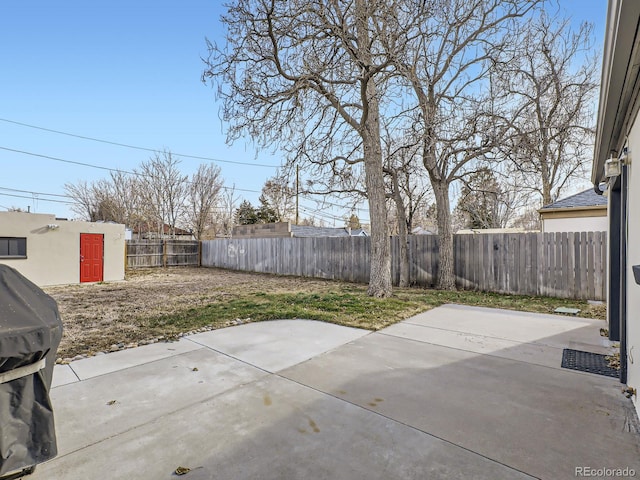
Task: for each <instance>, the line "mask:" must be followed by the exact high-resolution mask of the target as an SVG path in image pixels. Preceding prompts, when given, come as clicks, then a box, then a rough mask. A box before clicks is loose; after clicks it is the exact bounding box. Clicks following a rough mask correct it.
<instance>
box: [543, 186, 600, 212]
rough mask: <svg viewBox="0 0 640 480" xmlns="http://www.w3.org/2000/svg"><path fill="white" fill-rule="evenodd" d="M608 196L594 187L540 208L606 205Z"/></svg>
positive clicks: (552, 208)
mask: <svg viewBox="0 0 640 480" xmlns="http://www.w3.org/2000/svg"><path fill="white" fill-rule="evenodd" d="M606 206H607V198H606V197H604V196H602V195H598V194H597V193H596V192H595V191H594V190H593V189H592V188H590V189H588V190H585V191H584V192H580V193H576V194H575V195H571V196H570V197H567V198H561V199H560V200H558V201H556V202H553V203H550V204H549V205H545V206H544V207H542V208H541V209H540V210H554V209H558V208H585V207H606Z"/></svg>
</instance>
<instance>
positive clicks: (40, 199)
mask: <svg viewBox="0 0 640 480" xmlns="http://www.w3.org/2000/svg"><path fill="white" fill-rule="evenodd" d="M0 196H2V197H15V198H26V199H28V200H37V201H38V202H52V203H64V204H65V205H73V204H74V202H65V201H64V200H53V199H49V198H39V197H37V198H34V197H27V196H26V195H16V194H12V193H1V192H0ZM4 208H6V207H4Z"/></svg>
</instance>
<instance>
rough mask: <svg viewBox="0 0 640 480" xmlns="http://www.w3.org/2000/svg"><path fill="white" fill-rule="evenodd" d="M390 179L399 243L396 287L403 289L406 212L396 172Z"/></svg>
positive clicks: (405, 281)
mask: <svg viewBox="0 0 640 480" xmlns="http://www.w3.org/2000/svg"><path fill="white" fill-rule="evenodd" d="M391 178H392V179H393V199H394V201H395V203H396V219H397V222H398V242H399V243H400V248H399V254H400V281H399V283H398V286H399V287H401V288H404V287H408V286H409V249H408V248H407V243H408V242H409V232H408V227H407V225H408V222H407V215H406V211H405V209H404V202H403V201H402V195H401V194H400V188H399V185H398V174H397V172H395V171H394V172H392V173H391Z"/></svg>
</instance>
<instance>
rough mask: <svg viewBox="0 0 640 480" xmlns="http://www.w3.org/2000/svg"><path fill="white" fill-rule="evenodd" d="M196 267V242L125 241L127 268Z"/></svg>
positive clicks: (198, 257) (197, 262)
mask: <svg viewBox="0 0 640 480" xmlns="http://www.w3.org/2000/svg"><path fill="white" fill-rule="evenodd" d="M198 265H200V242H198V241H197V240H127V268H147V267H178V266H182V267H184V266H196V267H197V266H198Z"/></svg>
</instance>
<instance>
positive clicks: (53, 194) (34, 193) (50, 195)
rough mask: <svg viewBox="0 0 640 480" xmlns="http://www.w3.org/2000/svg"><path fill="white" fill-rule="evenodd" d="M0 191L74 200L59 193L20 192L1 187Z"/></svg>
mask: <svg viewBox="0 0 640 480" xmlns="http://www.w3.org/2000/svg"><path fill="white" fill-rule="evenodd" d="M0 190H8V191H10V192H19V193H30V194H31V195H47V196H49V197H64V198H73V197H71V195H61V194H59V193H44V192H32V191H30V190H18V189H16V188H8V187H0ZM0 206H1V205H0Z"/></svg>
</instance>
